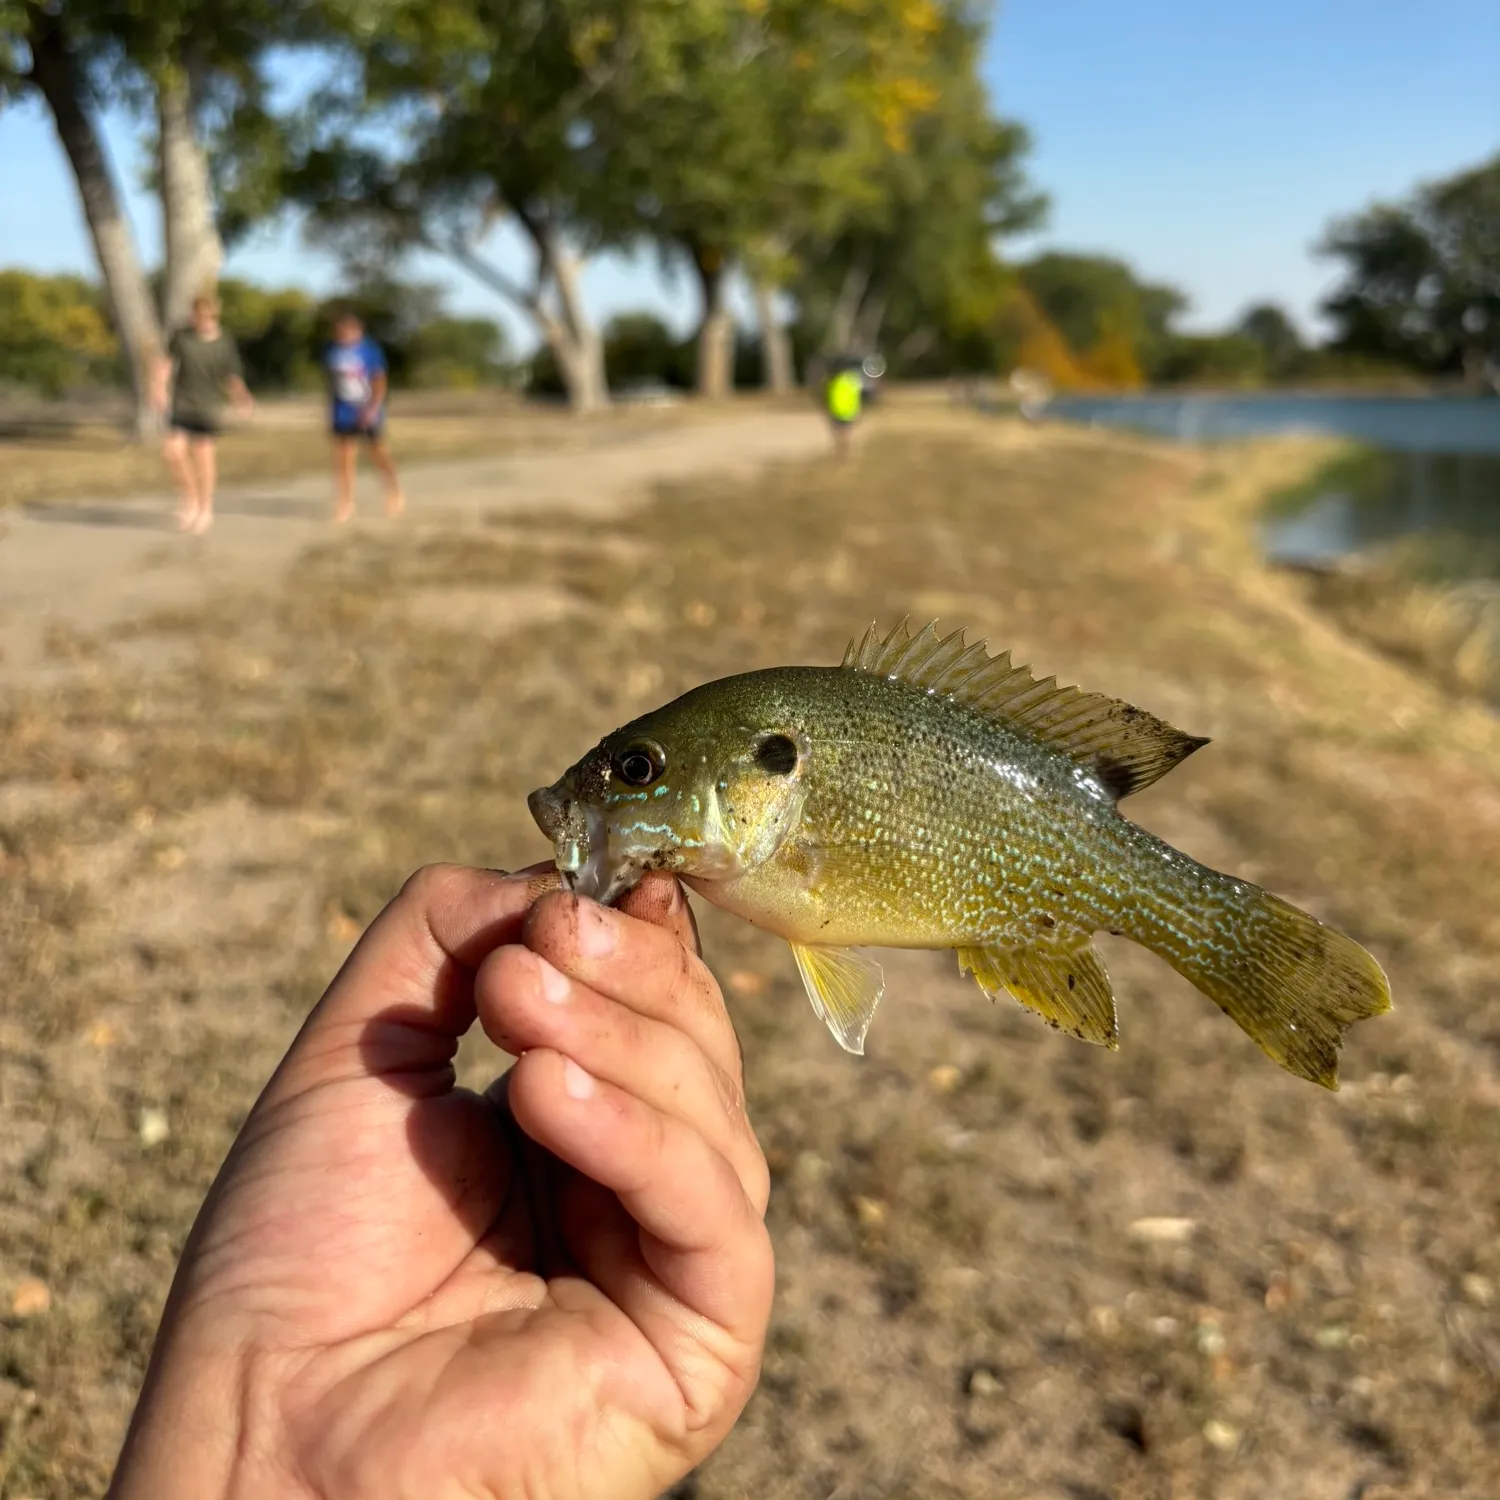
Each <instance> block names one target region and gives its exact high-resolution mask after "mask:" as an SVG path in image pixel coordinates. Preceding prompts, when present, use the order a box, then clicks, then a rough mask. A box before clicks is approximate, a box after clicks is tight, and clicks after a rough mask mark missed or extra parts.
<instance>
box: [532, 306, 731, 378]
mask: <svg viewBox="0 0 1500 1500" xmlns="http://www.w3.org/2000/svg"><path fill="white" fill-rule="evenodd" d="M693 353H694V351H693V341H692V340H691V339H680V338H678V337H677V336H676V335H675V334H674V333H673V332H672V330H671V329H670V328H668V327H667V325H666V324H665V323H664V322H662V320H661V319H660V318H658V317H657V316H656V314H655V313H649V312H627V313H618V314H616V316H615V317H613V318H611V319H610V320H609V322H608V323H607V324H606V325H605V328H604V368H605V371H606V373H607V375H608V378H609V387H610V390H611V391H615V392H618V391H621V390H623V389H625V388H626V387H628V386H631V385H635V384H647V383H659V384H661V385H665V386H668V387H671V388H672V389H674V390H682V391H685V390H690V389H691V388H692V384H693ZM735 363H736V367H735V384H736V385H742V386H750V385H754V384H755V383H756V375H752V374H750V373H749V371H748V360H747V359H741V358H740V357H739V356H738V353H737V357H736V362H735ZM757 374H758V370H757ZM527 389H528V390H529V391H531V392H532V393H533V394H534V395H538V396H549V397H557V396H562V395H563V394H565V391H564V386H563V382H562V376H561V373H560V372H559V370H558V368H557V362H556V360H555V359H554V358H553V355H552V351H551V350H550V349H549V348H547V347H546V346H545V345H543V346H542V347H541V348H539V349H538V350H537V351H536V353H535V354H534V355H533V356H532V358H531V362H530V366H529V369H528V372H527Z"/></svg>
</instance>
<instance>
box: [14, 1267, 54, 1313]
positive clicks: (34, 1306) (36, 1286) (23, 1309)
mask: <svg viewBox="0 0 1500 1500" xmlns="http://www.w3.org/2000/svg"><path fill="white" fill-rule="evenodd" d="M51 1306H52V1292H51V1289H50V1288H49V1287H48V1286H47V1283H46V1282H45V1281H38V1280H37V1278H36V1277H35V1276H27V1277H25V1278H24V1279H23V1280H22V1281H21V1282H20V1283H19V1284H18V1285H17V1287H16V1290H15V1293H14V1295H13V1296H12V1297H11V1299H10V1310H11V1312H13V1313H14V1314H15V1315H16V1316H17V1317H18V1318H35V1317H39V1316H40V1315H41V1314H42V1313H44V1312H46V1311H47V1309H48V1308H49V1307H51Z"/></svg>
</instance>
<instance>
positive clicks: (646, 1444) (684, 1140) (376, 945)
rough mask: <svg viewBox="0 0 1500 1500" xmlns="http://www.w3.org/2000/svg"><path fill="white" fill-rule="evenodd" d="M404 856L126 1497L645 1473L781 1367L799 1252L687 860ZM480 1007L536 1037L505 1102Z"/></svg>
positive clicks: (308, 1062)
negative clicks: (560, 865)
mask: <svg viewBox="0 0 1500 1500" xmlns="http://www.w3.org/2000/svg"><path fill="white" fill-rule="evenodd" d="M556 885H557V877H556V875H555V874H554V873H552V872H551V871H545V872H543V871H542V870H540V869H538V870H536V871H532V872H523V873H522V874H521V875H518V876H511V877H501V876H500V875H497V874H493V873H488V872H482V871H474V870H464V869H459V868H456V867H440V868H436V869H431V870H425V871H423V872H421V873H419V874H418V875H416V876H414V877H413V878H412V880H410V881H409V882H408V883H407V885H406V887H405V888H404V889H403V891H402V892H401V894H400V895H399V896H398V897H397V898H396V899H395V900H394V901H393V902H392V903H391V904H390V905H389V906H388V907H387V908H386V910H385V911H384V912H383V913H382V914H381V915H380V917H378V918H377V919H376V921H375V922H374V923H373V925H372V926H371V927H370V929H369V931H368V932H366V933H365V935H364V937H363V938H362V939H361V940H360V942H359V944H358V945H357V947H356V948H355V950H354V952H353V954H352V955H351V956H350V958H349V960H348V962H347V963H346V964H345V965H344V968H343V970H342V971H341V972H340V974H339V975H338V977H337V978H336V979H335V980H334V982H333V984H332V985H331V986H330V988H329V990H328V992H327V994H326V995H325V996H324V997H323V999H322V1001H321V1002H320V1003H319V1005H318V1006H317V1007H316V1008H315V1009H314V1011H313V1012H312V1014H311V1016H310V1017H309V1019H308V1021H307V1023H306V1024H305V1026H304V1027H303V1029H302V1032H301V1034H300V1035H299V1036H298V1037H297V1039H296V1041H295V1042H294V1043H293V1045H292V1047H291V1050H290V1051H289V1052H288V1054H287V1056H286V1058H285V1060H284V1061H283V1062H282V1064H281V1066H280V1068H279V1069H278V1070H277V1072H276V1075H275V1076H274V1077H273V1078H272V1080H271V1082H270V1083H269V1084H268V1085H267V1087H266V1090H265V1092H264V1093H263V1094H262V1096H261V1098H260V1100H259V1101H258V1102H257V1104H256V1106H255V1108H254V1109H253V1110H252V1111H251V1114H250V1117H249V1118H248V1120H247V1121H246V1122H245V1125H244V1128H243V1129H242V1130H241V1132H240V1135H239V1138H238V1139H237V1140H236V1142H235V1144H234V1146H233V1148H232V1149H231V1151H230V1153H229V1156H228V1158H227V1160H226V1161H225V1164H224V1166H223V1168H222V1170H221V1171H220V1173H219V1177H218V1179H217V1181H216V1182H215V1184H214V1187H213V1189H212V1191H211V1192H210V1194H209V1196H208V1199H207V1201H206V1203H205V1205H204V1207H203V1210H202V1212H201V1213H200V1215H199V1218H198V1222H197V1224H196V1225H195V1226H194V1229H193V1233H192V1235H191V1236H190V1238H189V1240H188V1244H187V1248H186V1250H185V1252H184V1254H183V1259H182V1263H181V1265H180V1266H179V1268H178V1272H177V1277H176V1281H175V1283H174V1285H173V1289H172V1294H171V1296H170V1298H169V1299H168V1303H167V1308H166V1312H165V1314H164V1316H163V1321H162V1327H161V1331H160V1334H159V1336H158V1340H157V1347H156V1351H155V1354H154V1355H153V1358H152V1365H151V1370H150V1372H149V1374H148V1376H147V1380H146V1385H145V1388H144V1390H143V1392H142V1395H141V1399H140V1404H139V1406H138V1408H137V1411H136V1414H135V1418H134V1420H133V1422H132V1427H131V1432H130V1434H129V1436H128V1438H127V1440H126V1444H125V1450H124V1453H123V1454H122V1457H121V1461H120V1466H119V1469H118V1471H117V1473H116V1475H115V1481H114V1485H113V1487H112V1489H111V1491H110V1493H111V1496H112V1497H114V1500H140V1497H146V1496H150V1497H151V1500H175V1497H178V1496H184V1497H185V1496H192V1497H194V1500H203V1497H216V1500H217V1497H228V1496H236V1497H240V1496H247V1497H248V1496H253V1497H256V1500H283V1497H285V1500H291V1497H298V1500H302V1497H312V1496H317V1497H319V1500H346V1497H347V1500H355V1497H364V1496H375V1495H379V1496H382V1497H387V1496H389V1497H402V1496H414V1497H415V1496H421V1497H423V1500H428V1497H431V1500H437V1497H443V1496H455V1497H457V1496H462V1497H463V1500H476V1497H500V1496H505V1497H511V1496H524V1497H541V1496H547V1497H549V1500H562V1497H568V1496H580V1497H582V1496H587V1497H590V1500H593V1497H600V1496H605V1495H607V1496H609V1497H610V1500H624V1497H631V1496H640V1497H647V1496H653V1495H657V1494H659V1493H660V1492H661V1491H662V1490H663V1489H665V1488H667V1487H669V1486H670V1485H671V1484H673V1483H675V1481H676V1480H677V1479H678V1478H680V1477H681V1476H682V1475H683V1474H685V1473H686V1472H687V1471H688V1470H689V1469H690V1468H692V1467H693V1465H694V1464H696V1463H697V1462H698V1461H699V1460H701V1459H702V1458H703V1457H704V1456H705V1455H706V1454H707V1453H709V1452H710V1451H711V1450H712V1449H713V1448H714V1447H715V1446H716V1445H717V1444H718V1443H719V1442H720V1441H721V1439H722V1438H723V1437H724V1435H725V1434H726V1433H727V1432H728V1430H729V1428H730V1427H731V1426H732V1425H733V1423H734V1420H735V1418H736V1417H737V1416H738V1415H739V1412H740V1410H741V1409H742V1407H743V1406H744V1403H745V1401H746V1400H747V1399H748V1397H749V1395H750V1392H751V1390H752V1389H753V1388H754V1385H755V1381H756V1378H757V1374H758V1370H759V1362H760V1354H761V1347H762V1342H763V1339H764V1334H765V1328H766V1323H767V1320H768V1318H769V1315H770V1304H771V1292H772V1281H773V1267H772V1256H771V1246H770V1241H769V1238H768V1236H767V1234H766V1230H765V1226H764V1223H763V1222H762V1216H763V1213H764V1210H765V1205H766V1198H767V1195H768V1191H769V1178H768V1174H767V1170H766V1164H765V1159H764V1158H763V1156H762V1155H761V1152H760V1148H759V1146H758V1145H757V1144H756V1141H755V1137H754V1136H753V1134H752V1133H751V1130H750V1126H749V1122H748V1120H747V1118H746V1115H745V1111H744V1105H743V1095H742V1092H741V1088H742V1084H741V1069H740V1058H739V1049H738V1044H737V1042H736V1040H735V1037H734V1032H733V1029H732V1028H731V1026H730V1023H729V1019H728V1016H727V1014H726V1013H725V1010H724V1004H723V1000H722V997H721V996H720V993H719V990H718V986H717V985H716V984H715V983H714V980H713V978H712V976H711V975H710V974H709V972H708V970H707V969H706V968H705V967H704V965H703V963H702V961H701V960H700V959H699V958H698V957H697V956H696V948H697V943H696V933H695V931H694V927H693V920H692V916H691V913H690V912H689V910H688V908H687V903H686V900H685V898H684V896H683V893H682V889H681V887H680V886H679V885H678V884H677V882H676V881H675V880H673V879H671V878H670V877H667V876H662V875H654V876H648V877H647V878H646V879H645V880H644V881H643V882H642V883H641V885H640V886H638V887H637V888H636V890H634V891H633V892H631V894H630V895H629V896H627V897H626V898H625V899H624V901H622V902H621V905H620V908H619V909H618V910H607V909H605V908H602V907H600V906H598V905H596V904H595V903H593V902H591V901H587V900H584V899H582V898H579V897H575V896H572V895H568V894H564V893H562V892H559V891H557V890H556ZM476 1014H477V1016H478V1019H479V1020H480V1022H481V1024H482V1025H483V1027H484V1029H485V1031H486V1032H487V1033H488V1035H489V1036H490V1037H491V1038H492V1039H493V1040H495V1041H496V1042H497V1043H498V1044H499V1045H501V1046H503V1047H504V1048H505V1049H506V1050H507V1051H510V1052H512V1053H517V1054H520V1057H519V1061H518V1062H517V1063H516V1064H515V1066H514V1067H513V1068H512V1069H511V1070H510V1071H509V1072H508V1073H507V1074H505V1075H504V1076H503V1077H502V1078H501V1079H500V1080H499V1081H498V1083H497V1084H496V1085H494V1086H492V1087H491V1088H490V1089H489V1091H488V1092H487V1093H486V1094H485V1095H484V1096H480V1095H476V1094H473V1093H470V1092H468V1091H466V1090H462V1089H458V1088H455V1086H454V1075H453V1067H452V1059H453V1056H454V1053H455V1051H456V1050H457V1046H458V1038H459V1037H460V1036H462V1035H463V1033H464V1032H465V1031H466V1030H467V1029H468V1027H469V1026H470V1024H471V1023H472V1022H473V1021H474V1019H475V1017H476Z"/></svg>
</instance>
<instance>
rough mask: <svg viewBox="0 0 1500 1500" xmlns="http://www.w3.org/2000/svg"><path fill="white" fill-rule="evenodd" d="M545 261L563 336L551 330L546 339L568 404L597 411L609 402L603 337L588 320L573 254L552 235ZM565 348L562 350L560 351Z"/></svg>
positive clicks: (582, 409)
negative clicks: (550, 276)
mask: <svg viewBox="0 0 1500 1500" xmlns="http://www.w3.org/2000/svg"><path fill="white" fill-rule="evenodd" d="M546 255H547V260H548V262H549V264H550V266H551V268H552V280H553V281H554V282H555V283H556V285H557V300H558V302H559V303H560V304H561V306H562V315H563V317H562V321H563V325H564V327H563V329H562V330H560V332H561V333H562V334H563V335H564V337H563V341H562V343H559V342H558V341H557V340H556V338H555V337H554V335H553V334H552V333H550V332H549V333H548V342H549V343H551V344H552V352H553V354H554V355H556V357H557V367H558V369H559V370H560V371H561V373H562V378H563V383H564V384H565V385H566V386H567V388H568V404H569V405H570V406H571V407H572V408H573V410H574V411H575V412H580V413H582V412H591V411H600V410H602V409H603V408H604V407H606V406H608V405H609V379H608V377H607V376H606V374H605V371H604V340H603V339H601V338H600V337H599V334H598V331H597V330H596V329H595V327H594V325H593V323H592V322H591V321H590V320H589V315H588V313H587V312H586V311H585V310H584V306H583V289H582V288H581V287H580V286H579V284H578V283H579V271H580V269H581V268H580V267H579V264H578V262H577V260H575V259H574V257H573V253H572V252H571V251H570V250H569V249H568V248H567V246H565V245H564V244H563V243H562V242H561V241H560V240H559V239H558V238H557V236H555V235H549V236H548V238H547V245H546ZM564 347H566V352H564Z"/></svg>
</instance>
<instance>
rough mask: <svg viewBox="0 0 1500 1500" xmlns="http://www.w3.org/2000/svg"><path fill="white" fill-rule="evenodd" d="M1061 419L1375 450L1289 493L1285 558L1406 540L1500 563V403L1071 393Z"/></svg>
mask: <svg viewBox="0 0 1500 1500" xmlns="http://www.w3.org/2000/svg"><path fill="white" fill-rule="evenodd" d="M1047 416H1048V417H1049V418H1061V419H1062V420H1064V421H1070V422H1085V423H1087V424H1089V425H1090V426H1104V427H1124V428H1130V429H1134V430H1136V431H1142V432H1149V433H1152V434H1153V435H1155V436H1159V437H1169V438H1177V439H1180V440H1181V441H1183V442H1212V441H1215V440H1221V439H1232V438H1247V437H1259V436H1265V435H1268V434H1276V433H1297V432H1301V433H1318V434H1326V435H1330V436H1335V437H1345V438H1349V439H1352V440H1353V441H1355V442H1358V443H1359V444H1361V445H1362V448H1363V451H1362V452H1360V453H1358V454H1356V455H1354V456H1353V457H1351V458H1349V459H1347V460H1340V461H1339V462H1336V463H1334V464H1332V465H1330V467H1329V468H1328V469H1327V470H1325V471H1324V473H1323V474H1321V475H1318V476H1317V477H1316V479H1315V480H1314V482H1312V483H1311V484H1309V485H1306V486H1304V487H1303V488H1301V489H1299V490H1298V491H1296V492H1295V493H1293V494H1289V495H1284V496H1281V497H1279V498H1278V500H1277V501H1276V503H1275V505H1274V506H1273V507H1272V511H1271V514H1270V515H1269V516H1268V517H1267V519H1266V522H1265V526H1264V528H1263V534H1262V535H1263V543H1264V545H1265V548H1266V551H1267V553H1268V555H1269V556H1271V557H1272V558H1273V559H1275V560H1276V561H1281V562H1291V563H1300V564H1312V565H1317V564H1319V563H1322V562H1331V561H1333V560H1335V559H1337V558H1339V557H1342V556H1345V555H1347V554H1349V553H1353V552H1360V551H1364V550H1366V549H1369V548H1371V547H1374V546H1379V545H1380V544H1382V543H1385V542H1389V541H1394V540H1397V539H1399V538H1401V537H1405V536H1412V535H1421V536H1433V537H1436V536H1446V537H1450V538H1455V539H1463V538H1474V539H1476V540H1482V541H1483V542H1484V543H1486V544H1488V545H1485V546H1482V547H1480V548H1479V549H1478V550H1479V552H1481V553H1482V554H1483V555H1485V556H1487V557H1495V556H1500V549H1497V548H1496V547H1495V546H1494V545H1493V544H1494V542H1495V540H1496V539H1497V538H1500V400H1496V399H1494V398H1493V397H1483V396H1480V397H1414V396H1316V395H1280V394H1278V395H1264V396H1121V397H1094V396H1067V397H1061V398H1059V399H1057V400H1055V401H1053V402H1052V403H1051V404H1050V405H1049V406H1048V407H1047Z"/></svg>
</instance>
